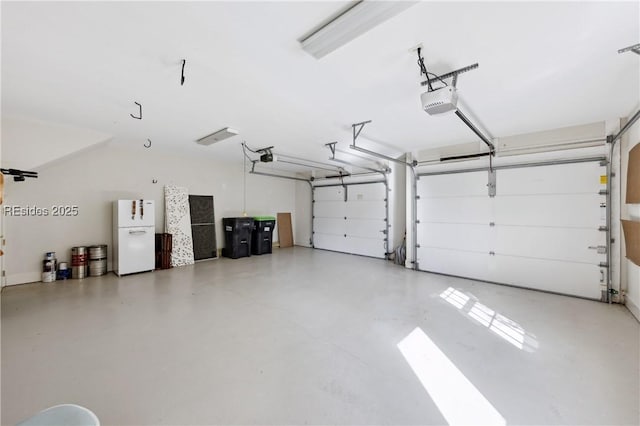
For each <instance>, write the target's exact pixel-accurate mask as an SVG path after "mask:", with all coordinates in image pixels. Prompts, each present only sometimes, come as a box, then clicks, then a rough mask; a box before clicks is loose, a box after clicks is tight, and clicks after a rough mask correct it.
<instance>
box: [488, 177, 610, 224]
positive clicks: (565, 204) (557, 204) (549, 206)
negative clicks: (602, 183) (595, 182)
mask: <svg viewBox="0 0 640 426" xmlns="http://www.w3.org/2000/svg"><path fill="white" fill-rule="evenodd" d="M500 179H501V181H502V174H501V173H500ZM505 179H506V178H505ZM602 200H604V197H603V196H601V195H598V193H597V191H596V192H595V193H593V192H592V193H591V194H548V195H520V196H517V195H507V196H503V195H500V196H499V197H496V198H495V200H494V201H493V203H494V205H495V207H494V209H493V210H494V213H495V215H494V219H495V222H496V223H501V224H505V225H527V226H532V225H537V226H555V227H572V228H592V229H598V226H600V225H601V224H602V220H603V217H604V214H605V208H604V207H602V208H594V205H595V206H599V205H600V202H601V201H602ZM576 211H581V212H582V214H580V215H576ZM514 212H517V215H515V214H514Z"/></svg>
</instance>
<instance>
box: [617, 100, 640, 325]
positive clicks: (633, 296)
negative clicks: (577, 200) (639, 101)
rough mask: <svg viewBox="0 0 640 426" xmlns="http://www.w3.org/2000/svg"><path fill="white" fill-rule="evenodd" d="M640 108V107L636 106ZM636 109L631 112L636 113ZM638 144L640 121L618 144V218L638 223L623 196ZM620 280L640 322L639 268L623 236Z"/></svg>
mask: <svg viewBox="0 0 640 426" xmlns="http://www.w3.org/2000/svg"><path fill="white" fill-rule="evenodd" d="M638 107H640V106H638ZM638 107H636V108H635V109H634V110H633V111H634V112H635V111H637V110H638ZM639 143H640V121H636V123H635V124H634V125H633V126H632V127H631V129H629V131H628V132H627V133H626V135H625V136H623V137H622V141H621V142H620V151H621V155H620V156H621V167H620V168H621V173H620V175H621V176H620V177H621V182H620V187H621V191H620V192H621V194H622V199H621V203H620V216H621V218H622V219H631V220H638V221H640V204H626V203H625V194H626V192H627V166H628V163H629V151H630V150H631V149H632V148H633V147H634V146H636V145H638V144H639ZM621 237H622V239H621V241H622V244H621V247H622V249H621V251H622V256H621V268H620V269H621V272H622V273H621V279H622V288H626V295H625V304H626V306H627V307H628V308H629V310H630V311H631V312H632V313H633V314H634V315H635V317H636V318H637V319H638V321H640V266H638V265H635V264H633V263H632V262H631V261H629V259H627V258H626V257H625V256H626V250H625V246H624V235H621Z"/></svg>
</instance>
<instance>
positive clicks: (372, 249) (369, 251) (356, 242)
mask: <svg viewBox="0 0 640 426" xmlns="http://www.w3.org/2000/svg"><path fill="white" fill-rule="evenodd" d="M346 248H347V250H348V251H346V253H352V254H359V255H362V256H369V257H379V258H384V254H385V247H384V240H381V239H372V238H358V237H349V238H347V245H346Z"/></svg>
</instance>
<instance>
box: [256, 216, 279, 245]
mask: <svg viewBox="0 0 640 426" xmlns="http://www.w3.org/2000/svg"><path fill="white" fill-rule="evenodd" d="M275 226H276V218H275V217H273V216H256V217H254V218H253V234H251V254H268V253H271V252H272V245H273V228H274V227H275Z"/></svg>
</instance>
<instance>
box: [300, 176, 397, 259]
mask: <svg viewBox="0 0 640 426" xmlns="http://www.w3.org/2000/svg"><path fill="white" fill-rule="evenodd" d="M345 193H346V199H345ZM386 220H387V200H386V186H385V184H384V183H367V184H352V185H347V186H346V189H345V187H342V186H331V187H316V188H314V213H313V246H314V247H316V248H321V249H326V250H333V251H339V252H343V253H352V254H359V255H363V256H372V257H379V258H384V257H385V254H386V253H385V252H386V247H385V240H386V234H385V232H384V231H385V230H386V226H387V222H386Z"/></svg>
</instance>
